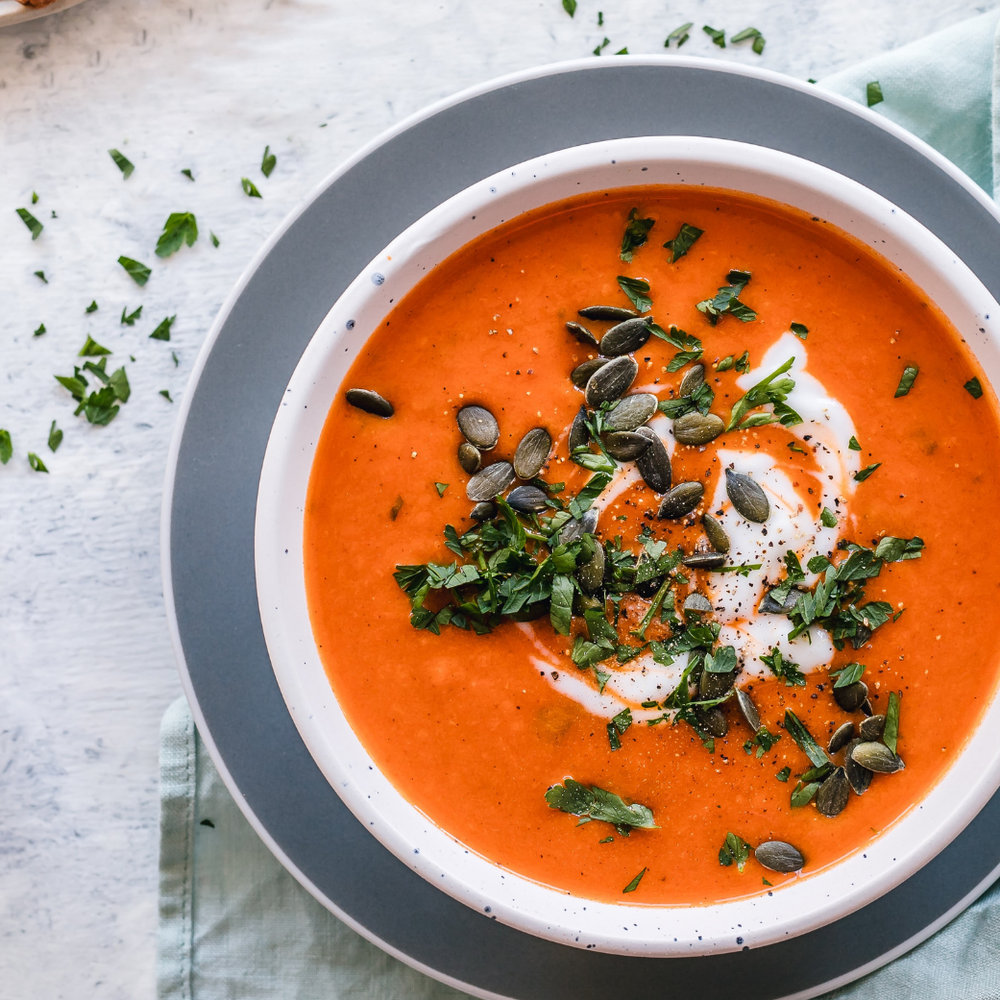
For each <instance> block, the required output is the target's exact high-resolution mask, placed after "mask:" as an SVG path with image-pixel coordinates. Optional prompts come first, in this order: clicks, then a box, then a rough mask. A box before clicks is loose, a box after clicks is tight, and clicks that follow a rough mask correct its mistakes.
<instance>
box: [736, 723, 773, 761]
mask: <svg viewBox="0 0 1000 1000" xmlns="http://www.w3.org/2000/svg"><path fill="white" fill-rule="evenodd" d="M780 739H781V733H777V734H775V733H772V732H770V731H769V730H768V728H767V726H763V725H762V726H761V727H760V728H759V729H758V730H757V732H755V733H754V734H753V736H752V737H751V738H750V739H748V740H747V741H746V743H744V744H743V749H744V750H745V751H746V753H747V755H748V756H749V755H750V754H752V753H753V752H754V747H755V746H756V747H757V759H758V760H760V758H761V757H763V756H764V754H766V753H768V752H769V751H770V749H771V747H773V746H774V744H775V743H777V742H778V740H780Z"/></svg>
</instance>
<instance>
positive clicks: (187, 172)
mask: <svg viewBox="0 0 1000 1000" xmlns="http://www.w3.org/2000/svg"><path fill="white" fill-rule="evenodd" d="M181 173H182V174H183V175H184V176H185V177H186V178H187V179H188V180H189V181H193V180H194V174H193V173H191V170H190V168H188V167H185V168H184V169H183V170H182V171H181Z"/></svg>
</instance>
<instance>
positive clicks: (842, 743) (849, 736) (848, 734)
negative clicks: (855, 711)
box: [827, 722, 854, 753]
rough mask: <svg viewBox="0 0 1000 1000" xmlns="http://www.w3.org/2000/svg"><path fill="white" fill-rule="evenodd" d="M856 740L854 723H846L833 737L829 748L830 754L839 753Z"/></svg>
mask: <svg viewBox="0 0 1000 1000" xmlns="http://www.w3.org/2000/svg"><path fill="white" fill-rule="evenodd" d="M853 739H854V723H853V722H845V723H844V724H843V725H842V726H839V727H838V728H837V729H836V730H835V731H834V734H833V736H831V737H830V745H829V746H828V747H827V750H828V752H829V753H838V752H839V751H841V750H843V749H844V747H846V746H847V744H848V743H850V742H851V740H853Z"/></svg>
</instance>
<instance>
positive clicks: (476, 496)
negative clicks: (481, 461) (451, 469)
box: [465, 462, 515, 502]
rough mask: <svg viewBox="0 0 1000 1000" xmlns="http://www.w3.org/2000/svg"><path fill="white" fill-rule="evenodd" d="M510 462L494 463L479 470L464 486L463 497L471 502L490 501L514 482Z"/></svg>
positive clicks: (512, 468)
mask: <svg viewBox="0 0 1000 1000" xmlns="http://www.w3.org/2000/svg"><path fill="white" fill-rule="evenodd" d="M514 478H515V477H514V467H513V466H512V465H511V464H510V462H494V463H493V464H492V465H487V466H486V468H485V469H480V470H479V472H477V473H476V474H475V475H474V476H473V477H472V478H471V479H470V480H469V481H468V483H466V485H465V495H466V496H467V497H468V498H469V499H470V500H472V501H474V502H478V501H480V500H492V499H493V498H494V497H495V496H498V495H499V494H501V493H503V491H504V490H505V489H507V487H508V486H510V484H511V483H512V482H514Z"/></svg>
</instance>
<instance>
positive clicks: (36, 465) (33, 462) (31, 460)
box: [28, 451, 49, 472]
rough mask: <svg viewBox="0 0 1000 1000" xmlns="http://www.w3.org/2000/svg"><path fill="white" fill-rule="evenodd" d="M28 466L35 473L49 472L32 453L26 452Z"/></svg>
mask: <svg viewBox="0 0 1000 1000" xmlns="http://www.w3.org/2000/svg"><path fill="white" fill-rule="evenodd" d="M28 465H30V466H31V467H32V468H33V469H34V470H35V472H48V471H49V470H48V469H47V468H46V467H45V463H44V462H43V461H42V460H41V459H40V458H39V457H38V456H37V455H36V454H35V453H34V452H33V451H29V452H28Z"/></svg>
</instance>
